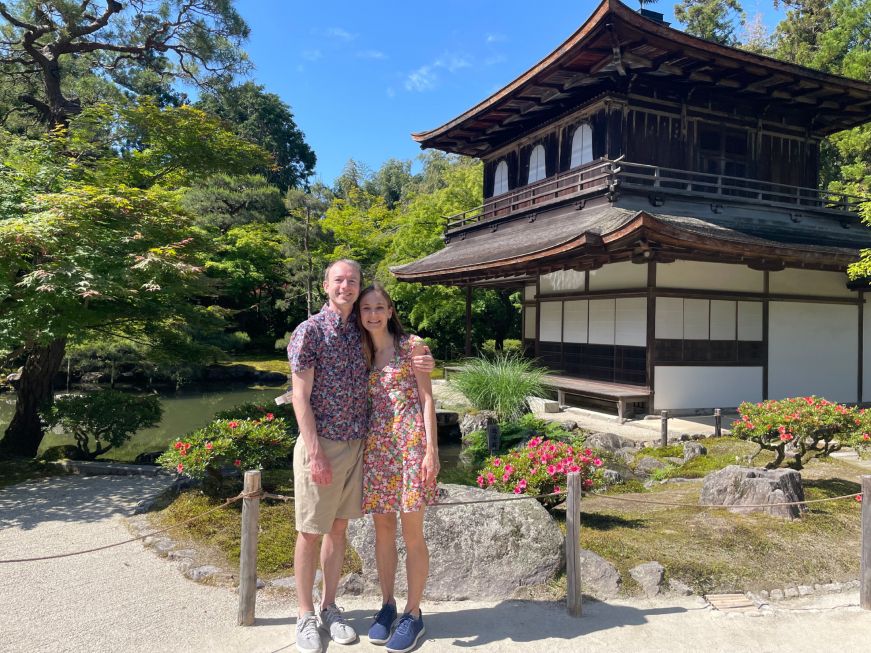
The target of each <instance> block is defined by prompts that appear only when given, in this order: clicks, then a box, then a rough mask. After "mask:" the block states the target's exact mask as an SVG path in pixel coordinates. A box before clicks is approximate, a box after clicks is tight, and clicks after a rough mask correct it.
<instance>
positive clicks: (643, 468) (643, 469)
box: [635, 456, 668, 476]
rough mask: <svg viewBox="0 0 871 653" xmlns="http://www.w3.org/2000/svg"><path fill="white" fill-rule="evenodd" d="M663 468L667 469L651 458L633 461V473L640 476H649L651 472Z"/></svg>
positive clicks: (659, 461)
mask: <svg viewBox="0 0 871 653" xmlns="http://www.w3.org/2000/svg"><path fill="white" fill-rule="evenodd" d="M663 467H668V465H667V464H666V463H664V462H662V461H661V460H660V459H659V458H654V457H653V456H642V457H641V458H639V459H638V460H637V461H635V473H636V474H638V475H640V476H650V474H651V473H652V472H653V470H655V469H662V468H663Z"/></svg>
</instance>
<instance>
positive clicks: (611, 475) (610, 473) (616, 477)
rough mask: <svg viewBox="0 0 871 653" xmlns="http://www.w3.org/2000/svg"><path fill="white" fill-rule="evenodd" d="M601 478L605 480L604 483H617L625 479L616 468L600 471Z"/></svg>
mask: <svg viewBox="0 0 871 653" xmlns="http://www.w3.org/2000/svg"><path fill="white" fill-rule="evenodd" d="M602 478H603V479H604V480H605V485H619V484H620V483H622V482H623V481H625V480H626V479H625V478H624V477H623V474H621V473H620V472H618V471H617V470H616V469H606V470H605V471H604V472H602Z"/></svg>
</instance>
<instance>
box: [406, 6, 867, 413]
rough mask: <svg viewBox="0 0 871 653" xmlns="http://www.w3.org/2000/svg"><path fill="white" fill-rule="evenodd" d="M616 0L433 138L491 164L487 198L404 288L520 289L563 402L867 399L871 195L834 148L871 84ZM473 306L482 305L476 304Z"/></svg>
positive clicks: (686, 405) (531, 340) (454, 222)
mask: <svg viewBox="0 0 871 653" xmlns="http://www.w3.org/2000/svg"><path fill="white" fill-rule="evenodd" d="M643 14H644V15H642V14H641V13H639V12H636V11H634V10H632V9H630V8H628V7H627V6H625V5H623V4H621V3H620V2H618V1H617V0H603V2H602V3H601V4H600V5H599V6H598V7H597V8H596V10H595V11H594V13H593V14H592V15H591V16H590V17H589V19H588V20H587V21H586V22H585V23H584V24H583V25H582V26H581V27H580V29H578V30H577V31H576V32H575V33H574V34H572V35H571V36H570V37H569V38H568V39H567V40H566V41H565V42H564V43H562V44H561V45H559V46H558V47H557V48H556V49H555V50H554V51H553V52H552V53H551V54H550V55H548V56H547V57H545V58H544V59H543V60H541V61H540V62H538V63H536V64H535V65H534V66H533V67H532V68H530V69H529V70H528V71H527V72H525V73H523V74H522V75H521V76H520V77H518V78H517V79H515V80H514V81H512V82H511V83H510V84H508V85H507V86H505V87H504V88H503V89H501V90H499V91H497V92H496V93H494V94H493V95H492V96H490V97H488V98H486V99H485V100H483V101H482V102H480V103H479V104H477V105H476V106H474V107H472V108H471V109H469V110H468V111H466V112H465V113H463V114H461V115H459V116H457V117H456V118H454V119H453V120H451V121H449V122H447V123H446V124H444V125H442V126H441V127H438V128H436V129H433V130H431V131H427V132H422V133H417V134H413V137H414V139H415V140H417V141H418V142H419V143H420V145H421V147H423V148H436V149H439V150H442V151H445V152H453V153H457V154H462V155H466V156H471V157H477V158H479V159H481V160H482V161H483V163H484V204H483V205H482V206H480V207H477V208H475V209H472V210H470V211H466V212H464V213H462V214H459V215H456V216H452V217H450V218H449V222H448V226H447V228H446V230H445V233H444V241H445V247H444V248H443V249H441V250H439V251H437V252H435V253H434V254H431V255H430V256H427V257H425V258H423V259H421V260H418V261H414V262H412V263H409V264H406V265H403V266H400V267H397V268H394V269H393V273H394V274H395V275H396V277H397V278H399V279H400V280H402V281H409V282H421V283H424V284H444V285H452V286H460V287H465V288H466V289H467V297H470V290H471V288H473V287H497V286H501V287H506V286H507V287H517V288H518V289H522V292H523V295H522V296H523V309H522V310H523V326H522V336H523V342H524V348H525V351H526V353H527V354H528V355H529V356H532V357H535V358H537V359H539V360H540V361H541V362H543V363H544V364H546V365H547V366H548V367H549V368H550V369H551V370H552V371H553V372H554V376H553V377H552V385H553V386H554V387H556V388H557V389H558V390H559V391H560V395H561V397H566V400H568V401H571V400H572V399H573V398H586V399H590V398H592V399H593V400H596V401H606V402H614V403H616V404H617V406H618V409H619V412H620V414H621V417H622V416H623V413H624V411H630V410H632V411H636V412H637V411H647V412H651V411H658V410H661V409H670V410H674V411H689V412H692V411H701V410H709V409H711V408H716V407H720V408H729V407H734V406H737V405H738V404H739V403H740V402H742V401H760V400H762V399H766V398H772V399H777V398H782V397H789V396H796V395H806V394H816V395H818V396H823V397H826V398H828V399H830V400H833V401H839V402H868V401H871V315H869V314H868V308H867V307H866V304H865V291H866V289H867V287H868V286H867V284H851V283H849V282H848V279H847V275H846V269H847V266H848V265H849V264H850V263H852V262H854V261H856V260H857V259H858V257H859V251H860V249H862V248H866V247H871V230H869V229H868V228H867V227H866V226H865V225H863V224H862V223H861V222H860V220H859V217H858V214H857V209H858V205H859V202H860V198H856V197H849V196H844V195H841V194H833V193H830V192H827V191H825V190H821V189H820V188H819V185H818V179H819V167H820V142H821V140H822V139H823V138H824V137H826V136H828V135H830V134H832V133H835V132H838V131H841V130H844V129H849V128H851V127H855V126H857V125H860V124H862V123H864V122H867V121H868V120H869V119H871V84H868V83H865V82H862V81H858V80H853V79H847V78H844V77H839V76H835V75H830V74H826V73H821V72H818V71H815V70H811V69H808V68H804V67H801V66H798V65H794V64H790V63H785V62H782V61H778V60H775V59H771V58H769V57H765V56H761V55H758V54H753V53H751V52H746V51H743V50H739V49H735V48H730V47H726V46H722V45H718V44H715V43H711V42H708V41H705V40H703V39H699V38H696V37H693V36H690V35H687V34H684V33H683V32H680V31H678V30H675V29H673V28H670V27H669V26H668V25H667V24H666V23H664V22H663V21H662V20H661V16H659V15H657V14H653V13H652V12H647V11H645V12H643ZM468 310H469V309H467V312H468Z"/></svg>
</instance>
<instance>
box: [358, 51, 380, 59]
mask: <svg viewBox="0 0 871 653" xmlns="http://www.w3.org/2000/svg"><path fill="white" fill-rule="evenodd" d="M356 56H357V58H358V59H386V58H387V55H386V54H384V53H383V52H381V50H360V51H359V52H357V54H356Z"/></svg>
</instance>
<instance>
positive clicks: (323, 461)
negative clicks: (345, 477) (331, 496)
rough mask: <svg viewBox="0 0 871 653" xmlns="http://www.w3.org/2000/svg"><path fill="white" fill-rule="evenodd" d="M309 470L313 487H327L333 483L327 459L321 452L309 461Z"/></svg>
mask: <svg viewBox="0 0 871 653" xmlns="http://www.w3.org/2000/svg"><path fill="white" fill-rule="evenodd" d="M309 470H310V471H311V475H312V481H314V483H315V485H329V484H330V483H332V482H333V468H332V467H330V461H329V459H328V458H327V457H326V456H325V455H324V454H323V453H322V452H321V451H318V452H317V453H316V454H315V455H314V456H312V457H311V459H310V460H309Z"/></svg>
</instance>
